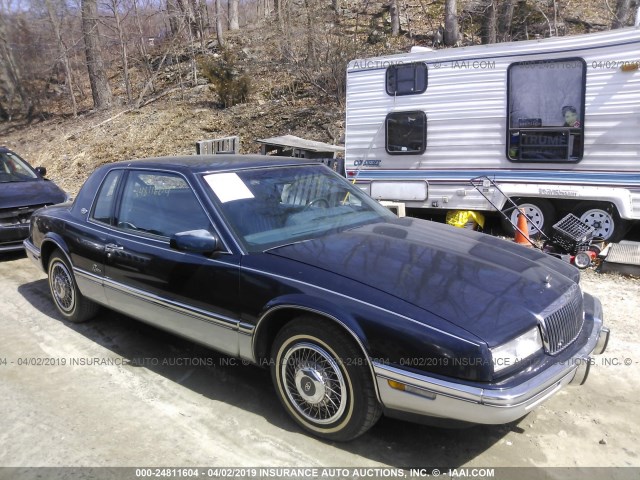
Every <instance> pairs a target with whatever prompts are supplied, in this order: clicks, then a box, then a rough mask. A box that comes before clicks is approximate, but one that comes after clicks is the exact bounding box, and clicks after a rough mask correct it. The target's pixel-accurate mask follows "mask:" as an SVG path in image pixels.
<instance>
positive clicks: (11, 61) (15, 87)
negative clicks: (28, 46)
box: [0, 13, 33, 118]
mask: <svg viewBox="0 0 640 480" xmlns="http://www.w3.org/2000/svg"><path fill="white" fill-rule="evenodd" d="M6 19H7V16H6V15H5V14H4V13H3V15H0V90H4V93H5V97H7V100H8V103H9V107H8V110H9V112H7V110H5V109H3V110H4V114H3V116H9V117H11V113H10V112H11V110H12V108H11V104H12V103H13V102H14V100H15V99H16V98H17V99H19V100H20V105H21V106H22V107H23V108H24V109H25V110H26V111H27V117H29V118H31V115H32V114H33V102H32V101H31V98H30V97H29V95H28V94H27V92H26V90H25V88H24V86H23V82H22V78H21V74H20V69H19V68H18V64H17V63H16V60H15V57H14V55H13V51H12V49H11V47H10V44H9V39H8V36H7V30H6V25H5V20H6ZM7 114H8V115H7Z"/></svg>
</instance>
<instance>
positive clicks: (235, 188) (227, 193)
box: [204, 173, 254, 203]
mask: <svg viewBox="0 0 640 480" xmlns="http://www.w3.org/2000/svg"><path fill="white" fill-rule="evenodd" d="M204 179H205V180H206V181H207V183H208V184H209V186H210V187H211V190H213V193H215V194H216V196H217V197H218V199H219V200H220V201H221V202H222V203H227V202H231V201H233V200H242V199H245V198H254V196H253V193H251V190H249V187H247V185H246V184H245V183H244V182H243V181H242V179H241V178H240V177H239V176H238V174H236V173H212V174H211V175H205V177H204Z"/></svg>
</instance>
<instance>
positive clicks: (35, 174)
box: [0, 146, 68, 253]
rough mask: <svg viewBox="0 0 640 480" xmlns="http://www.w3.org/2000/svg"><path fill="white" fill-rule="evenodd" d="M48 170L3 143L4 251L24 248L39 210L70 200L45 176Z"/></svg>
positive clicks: (0, 243)
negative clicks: (30, 163)
mask: <svg viewBox="0 0 640 480" xmlns="http://www.w3.org/2000/svg"><path fill="white" fill-rule="evenodd" d="M46 173H47V171H46V170H45V169H44V168H42V167H37V168H35V169H34V168H31V165H29V164H28V163H27V162H26V161H24V160H23V159H22V158H20V157H19V156H18V155H17V154H15V153H14V152H12V151H11V150H9V149H8V148H6V147H1V146H0V253H2V252H10V251H14V250H22V249H23V248H24V247H23V245H22V242H23V240H24V239H25V238H27V235H28V234H29V218H31V214H32V213H33V212H34V211H35V210H37V209H39V208H42V207H43V206H45V205H53V204H55V203H62V202H64V201H66V200H67V198H68V197H67V194H66V193H65V192H63V191H62V190H61V189H60V188H59V187H58V186H57V185H56V184H55V183H53V182H52V181H50V180H47V179H46V178H44V176H45V175H46Z"/></svg>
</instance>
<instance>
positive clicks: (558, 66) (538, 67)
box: [507, 58, 586, 162]
mask: <svg viewBox="0 0 640 480" xmlns="http://www.w3.org/2000/svg"><path fill="white" fill-rule="evenodd" d="M508 77H509V80H508V81H509V87H508V92H509V94H508V107H507V108H508V117H509V125H508V132H507V157H508V158H509V160H512V161H522V162H577V161H579V160H581V159H582V152H583V145H584V98H585V79H586V64H585V62H584V60H582V59H576V58H572V59H565V60H549V61H535V62H519V63H514V64H512V65H511V66H510V67H509V73H508Z"/></svg>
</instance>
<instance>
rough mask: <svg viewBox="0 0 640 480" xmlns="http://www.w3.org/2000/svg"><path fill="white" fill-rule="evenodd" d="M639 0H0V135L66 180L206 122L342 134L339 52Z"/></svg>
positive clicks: (592, 25)
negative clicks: (69, 0)
mask: <svg viewBox="0 0 640 480" xmlns="http://www.w3.org/2000/svg"><path fill="white" fill-rule="evenodd" d="M637 4H638V1H637V0H588V1H580V0H475V1H472V0H466V1H465V0H458V1H456V0H384V1H382V0H242V1H241V0H78V1H72V2H68V1H65V0H2V2H0V144H2V143H4V144H7V145H8V146H10V147H11V148H14V149H15V150H16V151H18V152H19V153H21V154H23V155H24V156H25V157H26V158H27V159H28V160H29V161H31V163H34V164H35V163H37V164H39V165H44V166H46V167H48V168H49V170H50V172H51V175H52V176H53V177H54V179H56V180H58V181H59V182H60V183H62V184H63V186H65V187H66V188H68V189H71V190H74V189H75V188H77V185H78V184H79V183H81V181H82V180H83V179H84V178H85V177H86V174H87V173H88V171H90V170H91V169H92V168H93V167H94V166H96V165H98V164H101V163H105V162H109V161H114V160H120V159H123V158H131V157H142V156H149V155H164V154H176V153H192V152H193V144H194V142H195V141H196V140H200V139H203V138H214V137H217V136H226V135H235V134H240V135H241V137H242V142H243V151H245V152H248V151H256V150H257V145H256V144H254V143H253V140H255V139H256V138H262V137H268V136H274V135H281V134H286V133H293V134H297V135H300V136H306V137H308V138H312V139H314V140H320V141H329V142H338V141H339V140H340V137H341V136H342V134H343V123H344V111H343V105H344V93H345V68H346V64H347V62H348V61H349V60H352V59H354V58H359V57H363V56H370V55H382V54H390V53H397V52H401V51H406V50H408V49H409V48H410V47H411V46H412V45H426V46H430V47H435V48H447V46H451V48H455V46H462V45H471V44H479V43H493V42H503V41H510V40H522V39H531V38H542V37H549V36H559V35H566V34H571V33H582V32H589V31H596V30H604V29H609V28H618V27H621V26H624V25H630V24H632V23H633V17H634V14H635V10H636V8H637V6H638V5H637Z"/></svg>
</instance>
